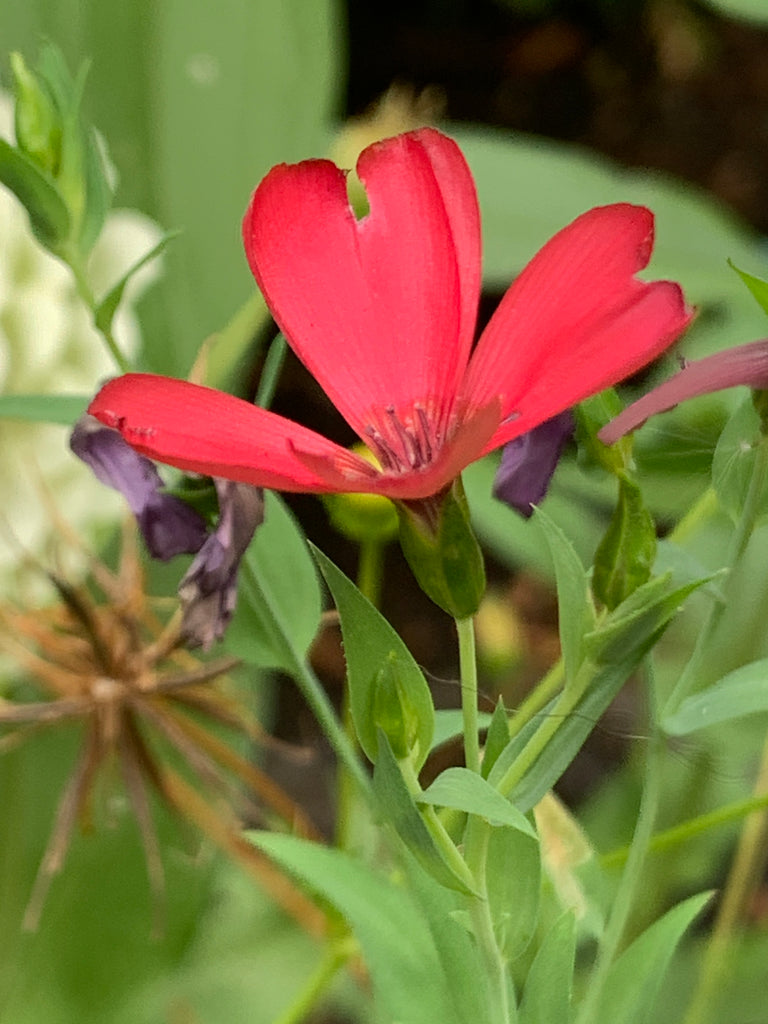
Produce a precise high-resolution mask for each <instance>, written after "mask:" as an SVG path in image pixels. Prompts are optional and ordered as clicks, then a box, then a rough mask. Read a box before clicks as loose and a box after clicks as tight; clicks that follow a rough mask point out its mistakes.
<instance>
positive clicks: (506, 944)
mask: <svg viewBox="0 0 768 1024" xmlns="http://www.w3.org/2000/svg"><path fill="white" fill-rule="evenodd" d="M513 865H514V867H513ZM486 880H487V885H488V904H489V906H490V908H491V917H492V918H493V927H494V931H495V932H496V939H497V942H498V943H499V947H500V948H501V950H502V952H503V953H504V956H505V957H506V959H508V960H510V961H512V960H515V959H516V958H517V957H518V956H520V954H521V953H523V952H524V951H525V950H526V949H527V948H528V945H529V944H530V941H531V939H532V938H533V936H534V934H535V932H536V923H537V921H538V918H539V902H540V899H541V848H540V846H539V843H538V841H537V840H536V839H532V838H531V837H530V836H529V835H526V834H525V833H524V832H521V831H520V830H519V829H516V828H508V827H503V828H494V829H492V831H491V836H490V839H489V840H488V857H487V861H486Z"/></svg>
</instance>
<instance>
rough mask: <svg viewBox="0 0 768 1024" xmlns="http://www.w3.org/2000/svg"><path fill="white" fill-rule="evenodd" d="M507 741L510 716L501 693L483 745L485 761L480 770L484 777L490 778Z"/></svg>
mask: <svg viewBox="0 0 768 1024" xmlns="http://www.w3.org/2000/svg"><path fill="white" fill-rule="evenodd" d="M507 743H509V717H508V715H507V709H506V707H505V706H504V698H503V697H502V695H501V694H499V699H498V700H497V701H496V707H495V708H494V710H493V716H492V717H491V722H490V725H489V726H488V735H487V736H486V738H485V745H484V747H483V761H482V764H481V765H480V771H481V773H482V776H483V778H484V779H487V778H488V775H489V774H490V771H491V768H493V766H494V765H495V764H496V760H497V758H498V757H499V755H500V754H501V752H502V750H503V749H504V748H505V747H506V745H507Z"/></svg>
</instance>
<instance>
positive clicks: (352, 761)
mask: <svg viewBox="0 0 768 1024" xmlns="http://www.w3.org/2000/svg"><path fill="white" fill-rule="evenodd" d="M292 675H293V678H294V679H295V680H296V684H297V686H298V687H299V689H300V690H301V693H302V696H303V697H304V700H305V701H306V702H307V704H308V705H309V707H310V710H311V711H312V714H313V715H314V716H315V718H316V719H317V721H318V723H319V725H320V728H321V729H322V730H323V732H324V733H325V736H326V738H327V740H328V742H329V743H330V744H331V746H332V747H333V750H334V752H335V754H336V756H337V757H338V759H339V762H340V764H342V765H343V766H344V768H345V769H346V771H347V772H349V774H350V776H351V777H352V778H353V779H354V780H355V782H356V783H357V785H358V787H359V789H360V791H361V793H362V794H363V796H364V797H365V799H366V801H367V802H368V803H370V804H371V805H372V803H373V789H372V787H371V780H370V779H369V777H368V774H367V772H366V771H365V769H364V768H363V766H362V764H361V763H360V758H359V757H358V756H357V752H356V751H355V748H354V746H353V745H352V743H351V742H350V739H349V737H348V736H347V734H346V732H345V731H344V729H343V727H342V725H341V723H340V722H339V719H338V717H337V716H336V712H335V711H334V708H333V705H332V704H331V702H330V700H329V699H328V694H327V693H326V692H325V690H324V689H323V687H322V685H321V683H320V680H319V679H318V678H317V676H316V675H315V673H314V672H313V671H312V669H311V668H310V667H309V665H307V664H306V662H300V661H298V660H297V661H296V664H295V666H294V667H293V672H292Z"/></svg>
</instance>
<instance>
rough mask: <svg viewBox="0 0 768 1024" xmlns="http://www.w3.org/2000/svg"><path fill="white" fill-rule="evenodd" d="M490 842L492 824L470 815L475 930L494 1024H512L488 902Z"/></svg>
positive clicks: (468, 835)
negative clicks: (474, 891) (475, 895)
mask: <svg viewBox="0 0 768 1024" xmlns="http://www.w3.org/2000/svg"><path fill="white" fill-rule="evenodd" d="M490 839H491V826H490V825H489V823H488V822H487V821H485V820H484V819H483V818H478V817H477V816H475V815H471V816H470V819H469V822H468V823H467V833H466V837H465V849H466V861H467V865H468V867H469V869H470V871H471V872H472V877H473V878H474V881H475V888H476V889H477V891H478V893H479V895H478V896H477V897H474V898H472V899H471V901H470V910H469V912H470V917H471V919H472V930H473V933H474V936H475V939H476V941H477V944H478V947H479V948H480V952H481V953H482V957H483V962H484V963H485V966H486V982H487V984H488V992H489V995H490V999H491V1007H492V1012H493V1018H492V1021H493V1024H510V1022H511V1021H512V1020H513V1017H512V1016H511V1014H512V1013H513V1011H514V1009H515V1008H514V1007H513V1006H512V1004H511V1003H510V998H509V979H508V970H507V963H506V960H505V958H504V955H503V953H502V951H501V950H500V949H499V944H498V942H497V940H496V932H495V931H494V928H493V917H492V915H491V904H490V901H489V899H488V878H487V864H488V844H489V842H490ZM516 1016H517V1014H515V1017H516Z"/></svg>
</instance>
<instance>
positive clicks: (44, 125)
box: [10, 53, 61, 178]
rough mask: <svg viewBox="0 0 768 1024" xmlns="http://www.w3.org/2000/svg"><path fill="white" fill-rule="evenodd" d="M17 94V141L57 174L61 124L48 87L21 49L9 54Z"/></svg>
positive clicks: (21, 147)
mask: <svg viewBox="0 0 768 1024" xmlns="http://www.w3.org/2000/svg"><path fill="white" fill-rule="evenodd" d="M10 61H11V71H12V73H13V79H14V92H15V94H16V111H15V128H16V143H17V145H18V147H19V149H20V150H21V151H22V152H23V153H26V154H27V156H28V157H30V158H31V159H32V160H34V162H35V163H36V164H37V165H38V166H39V167H41V168H42V169H43V170H45V171H47V172H48V173H49V174H50V175H51V176H52V177H54V178H55V177H56V174H57V171H58V168H59V161H60V159H61V127H60V125H59V123H58V117H57V115H56V110H55V108H54V106H53V103H52V102H51V99H50V97H49V95H48V93H47V91H46V90H45V88H44V87H43V86H42V85H41V84H40V83H39V82H38V80H37V79H36V78H35V76H34V75H33V74H32V72H31V71H30V70H29V68H28V67H27V65H26V63H25V62H24V58H23V57H22V55H21V54H20V53H12V54H11V57H10Z"/></svg>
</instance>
